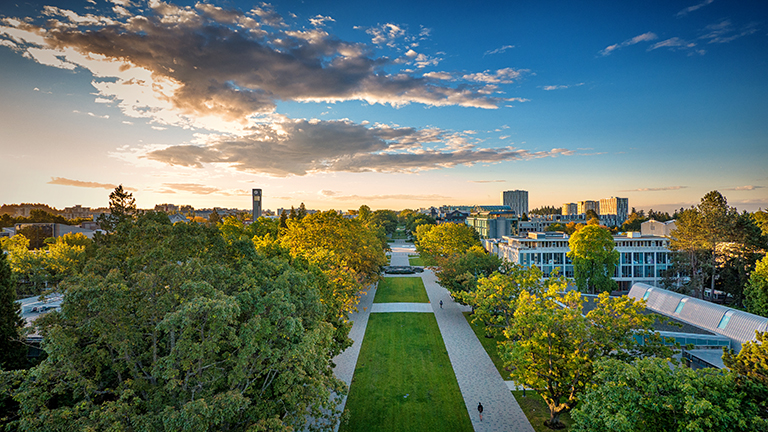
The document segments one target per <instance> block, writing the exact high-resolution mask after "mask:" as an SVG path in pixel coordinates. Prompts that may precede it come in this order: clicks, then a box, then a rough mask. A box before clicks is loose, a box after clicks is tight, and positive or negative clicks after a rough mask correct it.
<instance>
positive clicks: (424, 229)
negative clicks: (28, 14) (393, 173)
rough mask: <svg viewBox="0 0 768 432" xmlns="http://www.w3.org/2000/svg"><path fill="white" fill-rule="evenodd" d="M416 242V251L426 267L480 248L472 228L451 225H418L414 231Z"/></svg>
mask: <svg viewBox="0 0 768 432" xmlns="http://www.w3.org/2000/svg"><path fill="white" fill-rule="evenodd" d="M416 241H417V244H416V250H418V251H419V253H420V254H421V257H422V259H424V262H425V263H427V264H428V265H436V264H438V259H439V258H446V257H449V256H451V255H462V254H464V253H466V252H467V251H468V250H469V249H470V248H472V247H473V246H478V247H482V243H480V236H478V234H477V231H475V230H474V228H472V227H469V226H467V225H461V224H452V223H445V224H441V225H420V226H419V227H418V228H417V229H416Z"/></svg>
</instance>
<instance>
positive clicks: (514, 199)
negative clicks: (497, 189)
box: [501, 190, 528, 217]
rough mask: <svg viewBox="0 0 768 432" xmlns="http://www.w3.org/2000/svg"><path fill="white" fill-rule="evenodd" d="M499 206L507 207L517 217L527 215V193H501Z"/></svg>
mask: <svg viewBox="0 0 768 432" xmlns="http://www.w3.org/2000/svg"><path fill="white" fill-rule="evenodd" d="M501 205H505V206H509V207H511V208H512V211H514V212H515V214H517V217H520V216H522V215H524V214H525V215H527V214H528V191H524V190H511V191H504V192H502V193H501Z"/></svg>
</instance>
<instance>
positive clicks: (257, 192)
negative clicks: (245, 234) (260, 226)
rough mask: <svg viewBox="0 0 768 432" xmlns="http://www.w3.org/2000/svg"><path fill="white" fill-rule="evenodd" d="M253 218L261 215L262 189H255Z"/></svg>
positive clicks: (253, 193) (253, 192)
mask: <svg viewBox="0 0 768 432" xmlns="http://www.w3.org/2000/svg"><path fill="white" fill-rule="evenodd" d="M252 195H253V220H254V222H255V221H256V219H258V218H260V217H261V189H253V191H252Z"/></svg>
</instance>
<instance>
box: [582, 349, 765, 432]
mask: <svg viewBox="0 0 768 432" xmlns="http://www.w3.org/2000/svg"><path fill="white" fill-rule="evenodd" d="M759 414H760V409H759V408H758V406H757V405H756V404H755V403H754V401H753V400H751V399H750V398H749V397H747V396H746V394H745V393H744V392H743V391H742V389H741V388H740V386H739V385H738V383H737V378H736V376H735V374H733V373H730V372H728V371H719V370H716V369H698V370H692V369H689V368H686V367H676V368H672V367H670V366H669V365H668V363H667V361H666V360H664V359H657V358H648V359H642V360H637V361H636V362H634V363H632V364H627V363H623V362H619V361H616V360H606V361H604V362H601V363H599V364H598V369H597V374H596V379H595V385H594V386H593V387H592V388H591V389H590V391H588V392H587V393H586V394H585V395H584V397H583V398H582V402H581V405H580V407H579V408H577V409H576V410H574V411H573V413H572V414H571V417H572V418H573V420H574V421H575V423H576V424H575V425H574V427H573V429H572V430H574V431H584V432H586V431H589V432H603V431H605V432H609V431H610V432H632V431H648V432H669V431H680V432H682V431H701V432H704V431H713V432H714V431H725V430H727V431H734V432H738V431H745V432H746V431H761V430H762V431H765V430H767V429H766V427H768V424H767V423H766V422H765V420H764V419H762V418H760V415H759Z"/></svg>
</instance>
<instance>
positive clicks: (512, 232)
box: [464, 206, 519, 239]
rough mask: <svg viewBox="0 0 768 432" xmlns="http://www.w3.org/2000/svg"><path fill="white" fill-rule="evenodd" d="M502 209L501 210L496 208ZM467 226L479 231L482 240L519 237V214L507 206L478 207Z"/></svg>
mask: <svg viewBox="0 0 768 432" xmlns="http://www.w3.org/2000/svg"><path fill="white" fill-rule="evenodd" d="M496 207H501V208H496ZM476 209H477V210H478V211H476V212H473V213H472V214H471V215H469V216H467V218H466V220H465V222H464V223H465V224H466V225H468V226H471V227H472V228H474V229H475V231H477V233H478V235H479V236H480V238H481V239H499V238H502V237H504V236H516V235H519V231H518V223H519V221H518V218H517V214H516V213H515V212H514V211H512V210H510V209H509V208H508V207H506V206H486V207H476Z"/></svg>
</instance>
